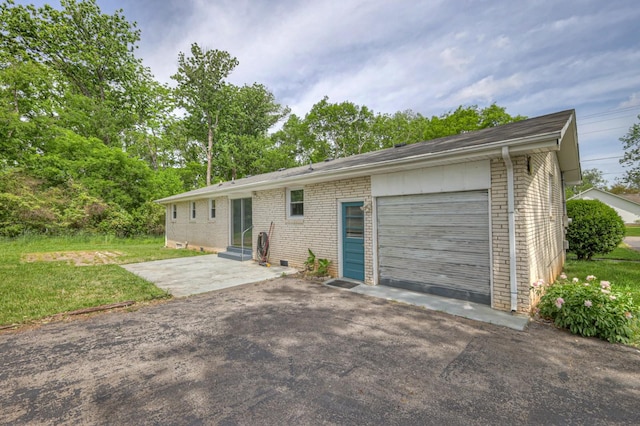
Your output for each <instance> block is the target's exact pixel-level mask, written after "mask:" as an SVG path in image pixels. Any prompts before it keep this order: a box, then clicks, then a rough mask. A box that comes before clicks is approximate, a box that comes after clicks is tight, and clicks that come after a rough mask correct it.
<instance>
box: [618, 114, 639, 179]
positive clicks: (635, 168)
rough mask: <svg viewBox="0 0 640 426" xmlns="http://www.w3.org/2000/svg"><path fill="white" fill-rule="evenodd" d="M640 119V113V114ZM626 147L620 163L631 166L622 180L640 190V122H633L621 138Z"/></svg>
mask: <svg viewBox="0 0 640 426" xmlns="http://www.w3.org/2000/svg"><path fill="white" fill-rule="evenodd" d="M638 120H640V115H638ZM620 141H621V142H622V145H623V148H624V151H625V152H624V157H623V158H622V159H621V160H620V164H623V165H625V166H628V167H631V169H630V170H627V172H626V174H625V176H624V177H623V179H622V182H623V183H624V184H626V185H627V187H630V188H633V189H635V190H636V191H640V122H638V123H635V124H633V125H632V126H631V127H630V128H629V131H628V132H627V134H626V135H624V136H623V137H621V138H620Z"/></svg>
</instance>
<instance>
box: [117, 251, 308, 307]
mask: <svg viewBox="0 0 640 426" xmlns="http://www.w3.org/2000/svg"><path fill="white" fill-rule="evenodd" d="M122 267H123V268H124V269H126V270H127V271H129V272H132V273H134V274H136V275H138V276H140V277H142V278H144V279H145V280H148V281H151V282H152V283H154V284H155V285H157V286H158V287H160V288H161V289H163V290H166V291H168V292H169V293H171V294H172V295H173V296H175V297H183V296H190V295H193V294H200V293H207V292H209V291H214V290H221V289H223V288H228V287H235V286H238V285H243V284H250V283H255V282H259V281H266V280H270V279H273V278H278V277H280V276H282V275H291V274H295V273H297V272H298V271H297V270H296V269H293V268H286V267H283V266H276V265H272V266H269V267H266V266H260V265H258V264H257V263H256V262H254V261H247V262H238V261H236V260H229V259H222V258H220V257H218V255H216V254H210V255H204V256H196V257H183V258H178V259H167V260H156V261H152V262H143V263H132V264H129V265H122Z"/></svg>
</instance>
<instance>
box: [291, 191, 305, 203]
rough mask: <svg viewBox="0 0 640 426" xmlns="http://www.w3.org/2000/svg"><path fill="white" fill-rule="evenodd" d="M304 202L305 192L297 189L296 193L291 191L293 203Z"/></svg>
mask: <svg viewBox="0 0 640 426" xmlns="http://www.w3.org/2000/svg"><path fill="white" fill-rule="evenodd" d="M302 201H304V190H303V189H296V190H295V191H291V202H292V203H295V202H302Z"/></svg>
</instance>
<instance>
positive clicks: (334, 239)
mask: <svg viewBox="0 0 640 426" xmlns="http://www.w3.org/2000/svg"><path fill="white" fill-rule="evenodd" d="M370 182H371V181H370V179H369V177H361V178H356V179H344V180H338V181H333V182H324V183H318V184H311V185H305V186H302V187H299V186H294V187H293V188H302V189H304V218H302V219H289V218H287V215H286V213H287V208H288V206H287V202H286V188H278V189H271V190H265V191H255V192H254V194H253V244H254V247H256V246H257V239H258V234H259V233H260V232H268V231H269V227H270V224H271V222H273V224H274V226H273V231H272V233H271V237H270V240H269V241H270V244H269V246H270V254H269V262H270V263H273V264H278V263H279V262H280V261H281V260H286V261H287V262H288V263H289V266H292V267H295V268H298V269H303V268H304V262H305V260H306V259H307V256H308V252H307V249H311V250H312V251H313V252H314V254H315V255H316V258H324V259H329V260H330V261H331V264H330V267H329V272H330V273H331V274H332V275H333V276H339V275H340V261H341V257H340V256H341V254H340V247H339V243H340V235H341V232H340V226H341V223H340V214H339V208H340V202H342V201H363V202H364V203H365V204H366V203H369V204H370V203H371V196H370V194H371V183H370ZM364 245H365V282H366V283H369V284H371V283H373V263H372V258H373V246H372V214H371V211H369V212H365V236H364Z"/></svg>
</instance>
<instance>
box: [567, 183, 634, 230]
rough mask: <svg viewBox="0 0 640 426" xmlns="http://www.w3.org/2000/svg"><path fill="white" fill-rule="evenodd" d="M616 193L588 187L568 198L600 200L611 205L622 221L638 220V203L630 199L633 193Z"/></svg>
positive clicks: (631, 221) (632, 221)
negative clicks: (627, 194)
mask: <svg viewBox="0 0 640 426" xmlns="http://www.w3.org/2000/svg"><path fill="white" fill-rule="evenodd" d="M629 195H630V197H628V198H627V196H626V194H625V195H616V194H612V193H610V192H607V191H605V190H602V189H598V188H589V189H587V190H586V191H582V192H581V193H579V194H576V195H574V196H573V197H571V198H569V199H570V200H578V199H580V200H600V201H602V202H603V203H605V204H606V205H608V206H610V207H612V208H613V209H614V210H615V211H616V212H618V214H619V215H620V217H621V218H622V220H623V221H624V223H630V224H631V223H637V222H640V203H638V202H635V201H632V200H633V198H632V197H633V196H634V195H635V194H629Z"/></svg>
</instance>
